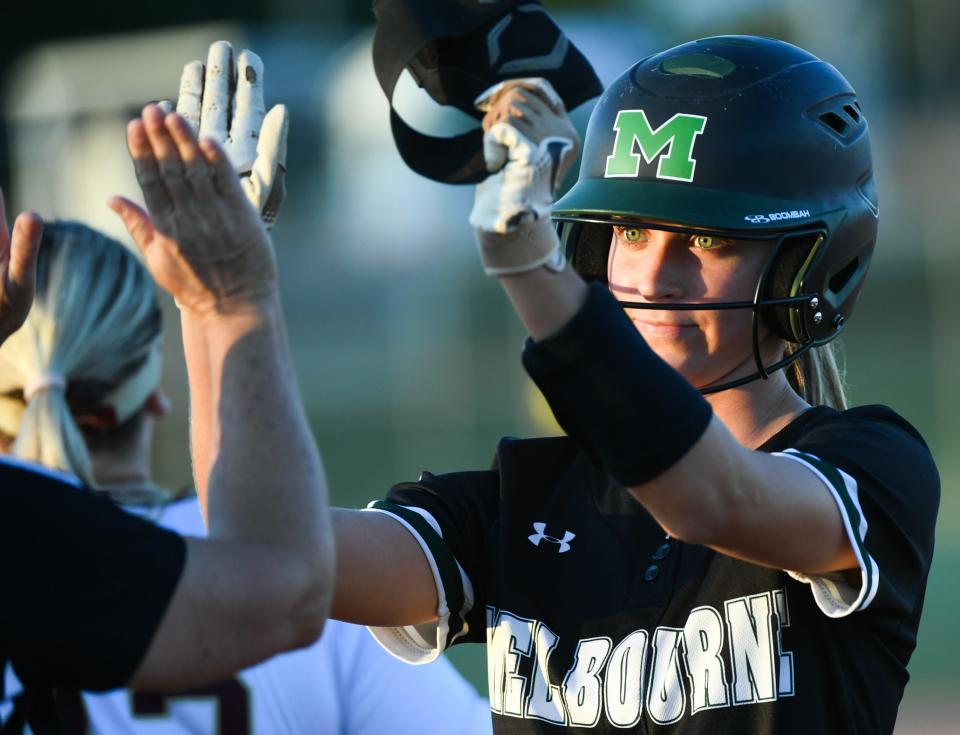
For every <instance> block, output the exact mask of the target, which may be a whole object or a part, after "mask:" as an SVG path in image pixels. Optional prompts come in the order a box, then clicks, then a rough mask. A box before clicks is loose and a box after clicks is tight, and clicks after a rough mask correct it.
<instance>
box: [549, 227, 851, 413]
mask: <svg viewBox="0 0 960 735" xmlns="http://www.w3.org/2000/svg"><path fill="white" fill-rule="evenodd" d="M553 219H554V220H555V221H556V223H557V229H558V231H560V229H561V226H562V224H563V223H564V222H569V223H572V224H575V223H587V224H598V225H610V226H612V227H622V226H637V227H649V228H650V229H654V230H666V231H667V232H679V233H684V234H686V233H692V234H697V235H711V236H715V237H725V238H733V239H737V240H756V241H768V242H773V243H774V245H773V248H772V249H771V251H770V255H769V256H768V257H767V260H766V262H765V263H764V266H763V270H762V271H761V272H760V277H759V278H758V279H757V286H756V288H755V289H754V292H753V299H752V300H750V301H717V302H714V303H709V304H704V303H675V304H662V303H660V304H649V303H642V302H639V301H621V302H620V305H621V306H622V307H623V308H624V309H652V310H656V311H709V310H727V309H750V310H751V312H752V321H751V334H752V337H751V339H752V344H753V362H754V364H755V365H756V366H757V371H756V372H755V373H751V374H750V375H747V376H746V377H743V378H737V379H736V380H730V381H727V382H726V383H720V384H719V385H711V386H707V387H706V388H699V389H698V390H699V391H700V393H701V394H702V395H709V394H711V393H719V392H720V391H724V390H729V389H730V388H738V387H740V386H741V385H745V384H747V383H752V382H753V381H755V380H766V379H767V378H769V377H770V374H771V373H775V372H776V371H778V370H782V369H783V368H785V367H787V366H788V365H790V364H791V363H792V362H794V361H796V360H798V359H800V357H801V356H802V355H803V354H804V353H806V352H809V351H810V350H811V349H813V348H814V347H820V346H821V345H825V344H826V343H827V342H830V341H831V340H832V339H834V338H835V337H836V336H837V335H839V334H840V332H841V331H842V330H843V326H844V323H843V321H842V320H839V321H838V322H837V323H836V324H835V325H834V332H833V333H832V334H830V335H828V336H826V337H823V338H820V339H815V338H813V337H810V338H808V339H806V340H804V341H803V342H800V343H798V344H799V347H797V348H796V349H795V350H794V351H793V352H791V353H790V354H789V355H787V356H786V357H784V358H782V359H780V360H777V361H776V362H774V363H772V364H770V365H764V364H763V356H762V355H761V354H760V323H761V321H762V319H763V314H762V310H763V309H764V308H766V307H773V306H785V307H788V308H791V309H797V310H799V309H802V308H804V307H807V308H811V309H815V308H816V307H817V305H818V304H819V303H820V302H821V301H822V299H823V295H822V294H820V293H804V294H801V295H797V296H786V297H782V298H775V299H762V298H761V295H762V294H763V293H764V291H765V290H766V287H767V283H768V281H769V279H770V277H771V275H772V273H773V272H774V265H775V264H776V262H777V256H778V255H779V254H780V253H781V251H782V250H783V244H784V242H785V241H786V240H788V239H793V238H801V237H822V238H826V237H827V234H828V233H827V230H826V228H825V227H812V228H805V229H798V230H785V231H779V232H773V233H771V232H763V233H758V232H756V231H752V232H751V231H734V230H711V229H708V228H698V227H690V226H680V225H672V224H664V223H662V222H652V221H648V220H647V221H644V220H634V219H626V218H620V217H609V218H607V217H565V216H562V215H561V216H559V217H558V216H554V218H553ZM567 255H568V256H570V255H571V253H569V252H568V253H567Z"/></svg>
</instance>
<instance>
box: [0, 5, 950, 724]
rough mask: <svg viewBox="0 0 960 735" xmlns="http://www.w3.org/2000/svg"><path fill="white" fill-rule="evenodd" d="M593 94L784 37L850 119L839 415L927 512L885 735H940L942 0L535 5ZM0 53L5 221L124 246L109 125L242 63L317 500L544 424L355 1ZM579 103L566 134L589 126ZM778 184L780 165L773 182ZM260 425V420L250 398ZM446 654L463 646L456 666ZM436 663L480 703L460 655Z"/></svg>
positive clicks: (946, 476) (357, 495)
mask: <svg viewBox="0 0 960 735" xmlns="http://www.w3.org/2000/svg"><path fill="white" fill-rule="evenodd" d="M544 5H545V6H546V7H547V8H548V9H549V10H550V11H551V12H554V13H555V15H556V17H557V18H558V19H559V20H560V22H561V24H562V25H563V27H564V28H565V30H567V32H568V33H569V35H570V36H571V37H572V38H573V40H574V41H575V42H576V43H577V44H578V45H579V46H580V47H581V49H582V50H583V51H584V52H585V53H586V54H587V56H588V57H589V58H590V59H591V61H593V62H594V64H595V66H596V67H597V70H598V73H599V74H600V76H601V78H602V79H603V81H604V82H609V81H610V80H611V79H613V78H614V77H615V76H616V75H617V74H618V73H619V72H620V71H621V70H622V69H623V68H625V67H626V66H628V65H629V64H630V63H631V62H632V61H635V60H636V59H639V58H641V57H642V56H645V55H647V54H649V53H652V52H654V51H657V50H661V49H663V48H667V47H669V46H671V45H674V44H676V43H679V42H682V41H685V40H689V39H690V38H696V37H699V36H705V35H711V34H716V33H758V34H763V35H773V36H777V37H780V38H783V39H785V40H788V41H791V42H794V43H797V44H798V45H800V46H803V47H805V48H807V49H808V50H810V51H812V52H813V53H815V54H817V55H819V56H821V57H823V58H825V59H826V60H828V61H830V62H831V63H833V64H834V65H835V66H837V67H838V68H839V69H840V70H841V71H842V72H843V73H844V74H845V75H846V76H847V78H848V79H849V80H850V81H851V82H852V83H853V85H854V87H855V88H856V89H857V90H858V92H859V94H860V103H861V105H862V107H863V109H864V111H865V113H866V115H867V117H868V119H869V121H870V125H871V128H872V134H873V140H874V151H875V158H876V164H877V170H878V173H877V180H878V187H879V190H880V198H881V210H882V216H881V235H880V241H879V243H878V248H877V254H876V257H875V259H874V263H873V269H872V272H871V275H870V278H869V281H868V285H867V287H866V290H865V292H864V294H863V296H862V298H861V300H860V303H859V305H858V307H857V314H856V317H855V319H854V320H853V322H852V323H851V326H850V328H849V329H848V330H847V332H846V334H845V336H844V338H843V343H844V347H845V353H846V362H847V366H848V378H849V382H850V388H851V394H852V397H853V399H854V402H855V403H886V404H889V405H891V406H893V407H894V408H895V409H896V410H898V411H899V412H900V413H902V414H903V415H904V416H906V417H907V418H908V419H909V420H910V421H912V422H913V423H914V424H915V425H916V426H917V427H918V428H919V429H920V431H921V432H922V433H923V434H924V436H925V437H927V440H928V442H929V443H930V445H931V448H932V449H933V452H934V455H935V457H936V458H937V461H938V463H939V466H940V470H941V474H942V480H943V500H942V506H941V513H940V520H939V525H938V537H937V554H936V558H935V562H934V567H933V571H932V574H931V578H930V585H929V589H928V593H927V602H926V610H925V614H924V619H923V623H922V626H921V629H920V641H919V647H918V649H917V652H916V654H915V656H914V659H913V662H912V663H911V672H912V679H913V680H912V683H911V684H910V686H909V687H908V689H907V695H906V699H905V702H904V705H903V707H902V716H901V721H900V724H899V726H898V730H897V732H898V733H903V734H908V733H910V734H913V735H919V734H920V733H926V734H927V735H932V734H933V733H947V732H956V725H955V724H954V723H956V722H957V721H960V704H958V701H957V697H956V696H955V695H954V694H953V692H954V690H955V689H956V688H957V686H958V685H960V666H958V663H957V661H958V659H960V641H958V638H957V637H956V636H955V635H954V629H955V626H954V622H955V617H954V616H955V614H956V610H957V609H958V607H960V585H958V584H957V582H958V581H960V501H958V498H957V494H956V493H955V492H954V488H955V487H957V482H958V479H960V457H958V455H957V454H956V453H955V452H954V451H953V448H954V447H957V446H960V420H958V418H957V416H958V414H960V391H958V390H957V388H956V387H955V379H956V375H957V374H958V372H960V344H958V341H957V336H958V335H960V330H958V328H957V326H956V325H955V323H954V322H953V312H954V310H955V307H954V302H953V299H954V298H955V296H956V293H955V292H956V290H957V289H956V284H957V283H958V281H960V255H958V252H957V247H956V242H955V240H956V237H955V226H954V222H953V216H954V212H955V210H956V209H957V205H958V204H960V199H958V196H957V189H956V178H957V171H960V123H958V121H957V120H958V118H957V113H958V112H960V93H958V84H957V81H956V78H955V77H954V73H955V69H957V68H958V66H960V64H958V62H960V5H958V4H957V3H956V2H954V1H953V0H887V1H886V2H868V1H867V0H781V1H779V2H775V1H774V0H646V1H645V2H643V1H640V0H632V1H628V0H607V1H606V2H577V1H575V0H564V1H562V2H561V1H559V0H556V1H553V2H551V1H550V0H547V1H546V2H545V3H544ZM3 12H4V21H5V33H4V43H3V44H0V95H2V99H3V105H2V108H0V184H2V185H3V188H4V191H5V192H6V193H7V195H8V210H16V209H17V208H26V207H30V208H32V209H35V210H37V211H39V212H40V213H41V214H42V215H44V216H45V217H48V218H58V217H59V218H75V219H82V220H84V221H87V222H89V223H91V224H93V225H95V226H98V227H100V228H102V229H104V230H107V231H108V232H110V233H111V234H113V235H115V236H117V237H118V238H120V239H122V240H125V241H126V240H127V238H126V235H125V233H124V232H123V230H122V228H121V227H120V226H119V224H118V223H117V222H115V221H113V215H112V214H111V213H110V212H109V211H107V210H106V208H105V206H104V201H105V199H106V197H107V196H108V195H110V194H112V193H117V192H122V193H126V194H128V195H131V194H132V195H135V194H136V187H135V183H134V181H133V178H132V171H131V169H130V166H129V163H128V161H127V159H126V154H125V150H124V145H123V128H124V125H125V123H126V121H127V120H128V119H129V118H130V117H131V116H132V115H133V114H134V113H135V112H136V111H137V110H138V109H139V108H140V106H141V105H142V104H143V103H144V102H146V101H148V100H153V99H160V98H174V97H175V95H176V92H177V82H178V79H179V73H180V69H181V67H182V65H183V64H184V63H185V62H186V61H188V60H190V59H192V58H202V57H203V56H204V55H205V53H206V48H207V45H208V44H209V42H211V41H213V40H216V39H218V38H228V39H230V40H232V41H233V43H234V45H235V46H236V47H238V48H239V47H242V46H249V47H251V48H253V49H255V50H257V51H258V52H259V53H260V54H261V56H262V57H263V58H264V60H265V63H266V84H267V96H268V104H271V103H274V102H278V101H283V102H285V103H286V104H287V105H288V106H289V108H290V111H291V116H292V127H291V136H290V156H289V173H288V178H287V181H288V192H289V193H288V199H287V203H286V205H285V208H284V211H283V213H282V216H281V218H280V222H279V224H278V225H277V227H276V229H275V241H276V244H277V249H278V257H279V260H280V268H281V278H282V284H283V297H284V302H285V307H286V313H287V317H288V321H289V324H290V333H291V341H292V345H293V350H294V355H295V360H296V366H297V370H298V373H299V376H300V380H301V384H302V386H303V393H304V400H305V402H306V404H307V407H308V410H309V415H310V419H311V422H312V426H313V428H314V431H315V433H316V437H317V441H318V443H319V445H320V448H321V450H322V452H323V455H324V460H325V463H326V468H327V472H328V475H329V480H330V487H331V493H332V497H333V501H334V502H335V503H336V504H340V505H347V506H359V505H362V504H365V503H366V502H367V501H368V500H371V499H373V498H378V497H381V496H382V495H383V494H384V493H385V492H386V490H387V488H388V487H389V486H390V485H391V484H392V483H393V482H397V481H400V480H406V479H411V478H415V477H416V475H417V473H418V472H419V471H420V470H421V469H425V468H429V469H430V470H432V471H435V472H436V471H446V470H453V469H464V468H478V467H484V466H486V465H487V464H488V463H489V461H490V458H491V456H492V452H493V448H494V446H495V443H496V440H497V439H498V438H499V437H500V436H502V435H505V434H510V435H520V436H523V435H531V434H534V433H538V432H543V431H549V430H552V429H551V427H550V424H549V421H548V419H547V418H546V414H545V413H544V411H543V406H542V404H541V403H539V402H538V400H537V397H536V395H535V392H534V391H533V390H532V388H531V386H530V384H529V382H528V380H527V379H526V377H525V375H524V373H523V371H522V369H521V367H520V364H519V360H518V354H519V347H520V343H521V340H522V339H523V336H524V335H523V332H522V330H521V329H520V327H519V325H518V323H517V322H516V320H515V318H514V317H513V315H512V313H511V312H510V310H509V308H508V306H507V304H506V302H505V300H504V299H503V298H502V296H501V295H500V293H499V290H498V288H497V286H496V284H495V283H492V282H491V281H490V280H489V279H486V278H484V277H482V275H481V272H480V270H479V268H478V267H477V263H476V260H475V259H476V256H475V254H474V250H473V244H472V236H471V234H470V231H469V228H468V226H467V213H468V212H469V208H470V202H471V197H472V192H471V191H470V190H469V189H465V188H455V187H444V186H441V185H439V184H435V183H433V182H430V181H427V180H424V179H421V178H419V177H418V176H416V175H415V174H413V173H412V172H410V171H408V170H407V169H406V168H405V167H404V166H403V164H402V163H401V162H400V160H399V157H398V156H397V154H396V152H395V151H394V149H393V144H392V140H391V139H390V133H389V125H388V118H387V106H386V102H385V100H384V99H383V95H382V93H381V91H380V89H379V87H378V86H377V84H376V81H375V79H374V77H373V73H372V68H371V64H370V60H369V59H370V57H369V43H370V35H371V32H372V15H371V14H370V12H369V5H368V3H367V2H366V1H365V0H364V1H363V2H360V1H359V0H355V1H353V2H347V1H346V0H340V1H339V2H334V1H332V0H327V1H326V2H324V3H319V2H312V3H309V2H306V1H305V0H271V1H270V2H266V0H262V1H261V0H232V1H231V2H227V1H226V0H213V1H207V2H204V3H196V2H191V1H188V0H168V2H166V3H163V4H155V5H152V4H145V3H136V4H134V3H129V2H123V3H121V2H117V1H116V0H108V1H106V2H100V3H97V4H96V12H94V11H93V10H92V8H91V6H89V5H84V4H79V3H77V4H72V5H70V6H66V5H64V6H62V7H61V6H58V7H56V12H55V13H54V12H51V9H50V8H49V7H46V6H43V5H42V4H40V3H33V4H26V3H18V4H16V6H15V7H14V8H5V9H4V11H3ZM396 102H397V106H398V108H399V109H401V111H402V112H404V115H405V116H408V119H410V120H411V121H412V122H414V123H415V124H416V125H417V127H420V128H421V129H423V130H425V131H427V132H442V131H452V130H455V129H458V126H460V128H459V129H462V125H463V120H462V119H458V116H457V115H455V114H451V113H450V111H445V110H443V109H440V108H437V107H436V106H435V105H433V104H432V103H431V102H430V101H429V100H427V99H425V97H424V95H422V94H420V93H419V90H417V89H415V87H414V85H413V84H412V82H409V80H402V81H401V84H400V85H399V86H398V90H397V100H396ZM585 107H586V108H587V109H580V110H578V111H577V112H576V114H575V119H576V120H577V121H578V122H579V123H580V124H581V125H582V124H583V123H584V122H585V120H586V117H587V115H588V113H589V109H588V108H589V105H587V106H585ZM788 173H789V172H785V175H788ZM168 317H169V318H168V326H169V329H168V332H169V334H168V344H167V349H168V354H169V359H168V364H167V370H166V375H165V387H166V389H167V391H168V392H169V393H170V395H171V396H172V397H173V398H174V401H175V411H174V413H173V415H172V416H171V417H170V418H169V419H168V420H167V421H166V422H165V426H164V427H163V428H162V430H161V432H160V435H159V436H158V442H157V451H156V457H155V461H156V465H155V466H156V475H157V479H158V480H159V481H160V482H162V483H165V484H167V485H168V486H173V487H179V486H184V485H187V484H189V482H190V472H189V464H188V461H187V447H186V434H187V431H186V405H187V402H186V395H185V376H184V371H183V368H182V365H181V361H180V357H179V354H180V353H179V350H180V348H179V334H178V332H177V327H178V324H177V319H176V314H175V310H173V309H172V308H171V305H169V304H168ZM264 410H269V406H265V407H264ZM471 649H472V650H471ZM450 655H451V658H453V659H454V661H455V663H457V665H458V666H460V667H461V668H462V669H463V670H464V671H465V672H466V674H467V675H468V676H469V677H470V678H471V679H472V680H473V681H474V682H475V683H476V684H477V685H478V687H479V688H481V689H483V688H484V687H485V676H484V673H483V670H484V669H483V667H484V660H483V652H482V650H480V648H479V647H476V646H474V647H460V649H458V650H455V651H453V652H452V653H451V654H450Z"/></svg>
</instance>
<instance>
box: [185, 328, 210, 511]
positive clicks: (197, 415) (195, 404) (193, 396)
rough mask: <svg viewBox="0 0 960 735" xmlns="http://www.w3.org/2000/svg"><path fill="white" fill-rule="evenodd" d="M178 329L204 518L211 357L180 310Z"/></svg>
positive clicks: (199, 332)
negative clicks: (188, 393)
mask: <svg viewBox="0 0 960 735" xmlns="http://www.w3.org/2000/svg"><path fill="white" fill-rule="evenodd" d="M180 329H181V333H182V335H183V353H184V356H185V358H186V363H187V376H188V379H189V382H190V456H191V458H192V460H193V482H194V485H195V487H196V490H197V495H198V497H199V499H200V507H201V509H202V510H203V514H204V517H206V515H207V483H208V482H209V479H210V456H211V452H212V451H213V442H214V440H215V437H213V436H211V434H210V431H211V426H212V423H213V417H212V412H213V406H214V400H215V397H214V395H213V383H212V381H211V377H210V357H209V354H208V346H207V342H206V338H205V337H204V334H203V329H202V325H200V324H198V323H197V320H196V318H195V317H193V316H191V314H190V313H189V312H186V311H184V312H181V315H180Z"/></svg>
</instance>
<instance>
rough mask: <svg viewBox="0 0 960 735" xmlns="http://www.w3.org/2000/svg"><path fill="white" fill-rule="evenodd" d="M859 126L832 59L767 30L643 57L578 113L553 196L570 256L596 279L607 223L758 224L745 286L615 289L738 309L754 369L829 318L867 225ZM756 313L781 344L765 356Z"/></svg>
mask: <svg viewBox="0 0 960 735" xmlns="http://www.w3.org/2000/svg"><path fill="white" fill-rule="evenodd" d="M877 215H878V209H877V204H876V195H875V192H874V190H873V175H872V164H871V156H870V143H869V134H868V130H867V125H866V120H865V119H864V117H863V115H862V112H861V111H860V107H859V103H858V102H857V101H856V97H855V93H854V91H853V89H852V88H851V87H850V85H849V84H848V83H847V82H846V80H845V79H844V78H843V77H842V76H841V75H840V74H839V73H838V72H837V71H836V70H835V69H833V67H831V66H830V65H828V64H826V63H824V62H822V61H820V60H819V59H817V58H816V57H814V56H812V55H810V54H808V53H807V52H805V51H803V50H801V49H799V48H797V47H795V46H792V45H790V44H787V43H784V42H782V41H775V40H772V39H764V38H755V37H748V36H727V37H719V38H710V39H703V40H701V41H694V42H692V43H688V44H684V45H682V46H678V47H676V48H674V49H670V50H668V51H665V52H663V53H661V54H657V55H654V56H652V57H649V58H647V59H644V60H642V61H640V62H639V63H638V64H636V65H635V66H633V67H632V68H630V69H628V70H627V71H626V72H625V73H624V74H623V75H622V76H621V77H620V78H619V79H617V80H616V81H615V82H613V84H611V85H610V87H609V88H608V89H607V91H606V93H605V94H604V96H603V97H602V98H601V99H600V101H599V102H598V103H597V106H596V108H595V110H594V112H593V115H592V116H591V119H590V123H589V126H588V128H587V135H586V138H585V143H584V155H583V164H582V166H581V171H580V177H579V180H578V182H577V183H576V185H575V186H574V187H573V188H572V189H571V191H570V192H569V193H568V194H567V195H566V196H564V197H563V198H561V199H560V200H559V201H558V202H557V203H556V205H555V207H554V219H555V220H557V221H558V223H559V232H560V237H561V242H562V243H563V246H564V247H565V249H566V252H567V255H568V257H569V258H570V261H571V263H572V264H573V266H574V268H576V270H578V271H579V272H580V273H581V275H583V276H584V277H585V278H587V279H588V280H601V281H606V268H607V256H608V253H609V248H610V242H611V236H612V232H611V230H612V227H613V226H614V225H617V226H623V225H636V226H643V227H650V228H655V229H661V230H670V231H679V232H685V233H695V234H705V235H713V236H720V237H727V238H736V239H746V240H760V241H765V242H768V243H769V245H770V255H769V258H768V260H767V263H766V266H765V268H764V269H763V272H762V274H761V276H760V277H759V279H758V282H757V284H756V289H755V293H754V298H753V299H752V300H751V301H741V302H722V303H716V302H711V303H709V304H694V303H688V304H680V303H676V304H669V305H665V304H663V303H653V304H648V303H640V302H623V305H624V306H625V307H626V308H645V309H664V308H667V309H673V310H701V309H734V308H739V309H751V310H752V311H753V349H754V361H755V363H756V366H757V371H756V373H754V374H753V375H751V376H749V377H747V378H745V379H740V380H737V381H733V382H729V383H724V384H722V385H718V386H711V387H710V388H708V389H705V390H704V391H703V392H705V393H707V392H715V391H717V390H724V389H726V388H730V387H734V386H735V385H742V384H743V383H746V382H749V381H750V380H755V379H758V378H766V377H768V375H769V374H770V373H772V372H774V371H775V370H778V369H780V368H782V367H784V366H786V365H787V364H789V363H790V362H792V361H793V360H795V359H797V358H798V357H799V356H800V355H802V354H803V353H804V352H806V351H808V350H809V349H811V348H813V347H817V346H819V345H823V344H826V343H827V342H829V341H830V340H832V339H833V338H835V337H836V336H837V335H838V334H839V333H840V331H842V329H843V327H844V325H845V323H846V320H847V318H848V317H849V316H850V313H851V312H852V309H853V306H854V303H855V302H856V299H857V296H858V295H859V291H860V288H861V287H862V285H863V280H864V277H865V275H866V271H867V269H868V267H869V263H870V257H871V254H872V250H873V246H874V242H875V240H876V232H877ZM761 324H762V325H763V326H765V327H766V328H768V329H769V330H770V331H772V332H773V333H774V334H776V335H777V336H779V337H780V338H782V339H784V340H785V341H786V342H788V343H792V344H793V345H794V350H793V352H792V354H791V355H789V356H788V357H787V358H784V359H782V360H779V361H776V362H774V363H773V364H764V363H763V360H762V358H761V356H760V352H759V338H758V335H759V333H760V326H761Z"/></svg>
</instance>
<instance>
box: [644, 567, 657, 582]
mask: <svg viewBox="0 0 960 735" xmlns="http://www.w3.org/2000/svg"><path fill="white" fill-rule="evenodd" d="M659 576H660V567H658V566H657V565H656V564H651V565H650V566H648V567H647V568H646V569H645V570H644V572H643V578H644V580H646V581H647V582H653V581H654V580H655V579H656V578H657V577H659Z"/></svg>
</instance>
